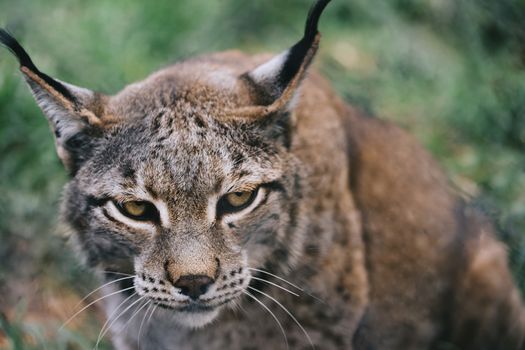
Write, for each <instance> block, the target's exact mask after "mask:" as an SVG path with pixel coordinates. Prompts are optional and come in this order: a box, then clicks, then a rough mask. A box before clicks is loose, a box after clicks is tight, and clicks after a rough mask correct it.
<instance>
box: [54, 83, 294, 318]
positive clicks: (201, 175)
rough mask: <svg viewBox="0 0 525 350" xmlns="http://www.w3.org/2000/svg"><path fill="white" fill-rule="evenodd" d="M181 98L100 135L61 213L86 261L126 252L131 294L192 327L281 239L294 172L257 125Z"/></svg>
mask: <svg viewBox="0 0 525 350" xmlns="http://www.w3.org/2000/svg"><path fill="white" fill-rule="evenodd" d="M175 93H176V92H175ZM178 103H180V100H179V102H178ZM184 105H185V107H184V108H177V107H173V108H168V107H163V108H162V109H159V111H158V112H156V113H152V114H149V115H146V116H144V117H143V118H139V119H137V120H136V121H135V122H132V123H129V124H127V125H125V126H119V127H118V128H115V130H114V131H113V132H111V133H109V134H108V135H107V136H106V137H104V138H103V139H102V140H100V141H99V144H97V146H96V147H95V149H94V150H93V156H92V157H91V158H90V160H89V161H87V162H86V163H85V164H84V165H83V167H82V168H81V169H80V170H79V171H78V172H77V174H76V176H75V178H74V180H73V181H72V183H71V184H70V185H69V186H68V189H67V191H66V201H65V205H64V216H65V219H66V220H67V221H68V222H69V223H70V224H71V226H73V227H74V228H76V231H77V232H78V239H79V241H80V242H81V244H82V247H83V251H84V252H86V253H87V257H88V260H89V261H90V262H91V263H92V264H101V265H102V266H112V265H114V264H117V265H118V264H120V263H119V262H118V261H116V258H118V259H119V260H124V262H132V263H133V266H134V271H133V272H132V273H134V274H136V277H135V281H134V282H135V289H136V291H137V293H138V294H139V295H140V296H144V297H146V298H151V300H152V301H154V302H155V303H157V304H159V305H162V306H165V307H168V308H172V309H174V310H176V311H177V315H178V318H177V319H179V320H180V322H181V323H183V324H187V325H190V326H201V325H202V324H204V323H207V322H209V321H210V320H211V319H213V318H214V317H215V316H216V315H217V311H218V309H219V308H220V307H222V306H224V305H227V304H229V303H233V302H234V300H235V299H236V298H237V297H239V296H240V295H241V294H242V293H243V291H245V289H246V287H247V286H248V284H249V282H250V270H249V267H261V266H263V265H264V264H265V262H266V260H268V259H270V257H271V254H272V253H273V251H274V250H275V249H276V248H277V247H278V246H279V245H280V244H282V245H288V244H289V242H287V237H285V230H284V227H285V226H286V221H287V215H286V214H283V213H282V211H283V209H286V206H287V204H286V201H285V199H286V198H287V194H289V193H290V191H291V189H289V188H288V187H289V186H290V180H289V179H290V178H293V176H294V175H295V174H296V173H297V170H296V169H294V167H290V166H289V164H293V161H292V160H291V159H288V155H287V152H286V149H285V148H284V147H283V146H282V145H281V144H280V143H279V142H276V141H275V140H273V139H272V138H271V137H268V136H267V135H264V133H263V132H262V131H264V130H262V131H261V129H260V128H259V127H254V126H249V125H247V126H242V125H238V123H223V122H220V121H218V120H217V119H215V118H214V117H213V111H202V110H198V109H196V108H192V107H191V105H186V104H184ZM240 130H242V131H240ZM283 164H288V167H287V168H285V167H284V166H283ZM110 270H111V269H110ZM130 272H131V271H130Z"/></svg>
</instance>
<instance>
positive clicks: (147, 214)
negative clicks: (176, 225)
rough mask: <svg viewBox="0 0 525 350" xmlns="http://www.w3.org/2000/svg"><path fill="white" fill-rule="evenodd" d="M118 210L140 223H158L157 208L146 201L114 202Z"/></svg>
mask: <svg viewBox="0 0 525 350" xmlns="http://www.w3.org/2000/svg"><path fill="white" fill-rule="evenodd" d="M114 203H115V205H116V207H117V208H118V210H119V211H120V212H121V213H122V214H124V215H126V216H127V217H129V218H131V219H134V220H138V221H158V220H159V212H158V211H157V208H155V206H154V205H153V204H152V203H150V202H146V201H128V202H123V203H118V202H114Z"/></svg>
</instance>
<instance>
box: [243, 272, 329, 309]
mask: <svg viewBox="0 0 525 350" xmlns="http://www.w3.org/2000/svg"><path fill="white" fill-rule="evenodd" d="M248 270H252V271H257V272H260V273H264V274H267V275H269V276H272V277H275V278H277V279H278V280H281V281H283V282H284V283H287V284H289V285H290V286H292V287H294V288H297V289H298V290H300V291H301V292H303V293H305V294H307V295H308V296H310V297H312V298H314V299H315V300H317V301H319V302H321V303H323V304H326V302H325V301H324V300H322V299H320V298H319V297H316V296H315V295H312V294H310V293H308V292H307V291H305V290H304V289H303V288H301V287H299V286H297V285H295V284H293V283H292V282H290V281H288V280H286V279H284V278H282V277H280V276H277V275H274V274H273V273H271V272H268V271H265V270H261V269H256V268H253V267H248Z"/></svg>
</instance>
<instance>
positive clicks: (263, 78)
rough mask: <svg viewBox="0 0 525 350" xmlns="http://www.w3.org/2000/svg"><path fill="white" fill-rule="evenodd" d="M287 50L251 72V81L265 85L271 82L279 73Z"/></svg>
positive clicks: (286, 55) (287, 52)
mask: <svg viewBox="0 0 525 350" xmlns="http://www.w3.org/2000/svg"><path fill="white" fill-rule="evenodd" d="M288 54H289V50H286V51H284V52H283V53H281V54H279V55H277V56H275V57H274V58H272V59H271V60H269V61H268V62H266V63H263V64H262V65H260V66H259V67H257V68H255V69H254V70H253V71H251V73H250V76H251V77H252V79H253V80H255V81H256V82H259V83H263V84H264V83H266V82H271V81H273V80H274V79H275V78H276V76H277V74H279V72H280V71H281V68H282V67H283V65H284V62H286V58H287V57H288Z"/></svg>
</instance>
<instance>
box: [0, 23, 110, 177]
mask: <svg viewBox="0 0 525 350" xmlns="http://www.w3.org/2000/svg"><path fill="white" fill-rule="evenodd" d="M0 43H1V44H2V45H4V46H5V47H7V48H8V49H9V50H10V51H11V52H12V53H13V54H14V55H15V56H16V58H17V59H18V62H19V63H20V70H21V71H22V73H23V74H24V78H25V80H26V82H27V84H28V85H29V87H30V88H31V92H32V93H33V96H34V97H35V100H36V102H37V103H38V105H39V106H40V108H41V109H42V111H43V112H44V114H45V115H46V117H47V119H48V121H49V124H50V125H51V128H52V130H53V132H54V134H55V142H56V146H57V153H58V156H59V157H60V159H61V160H62V162H63V163H64V165H65V167H66V168H67V169H68V170H69V171H70V172H71V173H73V174H74V173H75V172H76V170H77V169H78V167H79V165H80V164H81V162H82V160H84V159H85V158H86V157H87V156H88V154H87V153H89V150H90V146H91V144H92V142H93V141H94V137H93V136H95V135H96V134H98V133H99V131H100V127H101V126H102V120H101V119H100V118H99V117H98V116H97V114H99V115H102V110H103V102H104V100H105V98H104V96H102V95H100V94H98V93H94V92H92V91H90V90H87V89H84V88H79V87H76V86H73V85H70V84H66V83H63V82H60V81H58V80H55V79H53V78H51V77H50V76H48V75H47V74H45V73H42V72H41V71H40V70H38V68H37V67H36V66H35V65H34V63H33V61H32V60H31V58H30V57H29V55H28V54H27V52H26V51H25V50H24V48H23V47H22V46H21V45H20V44H19V43H18V41H17V40H16V39H15V38H13V37H12V36H11V35H10V34H9V33H8V32H7V31H5V30H4V29H1V28H0Z"/></svg>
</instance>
